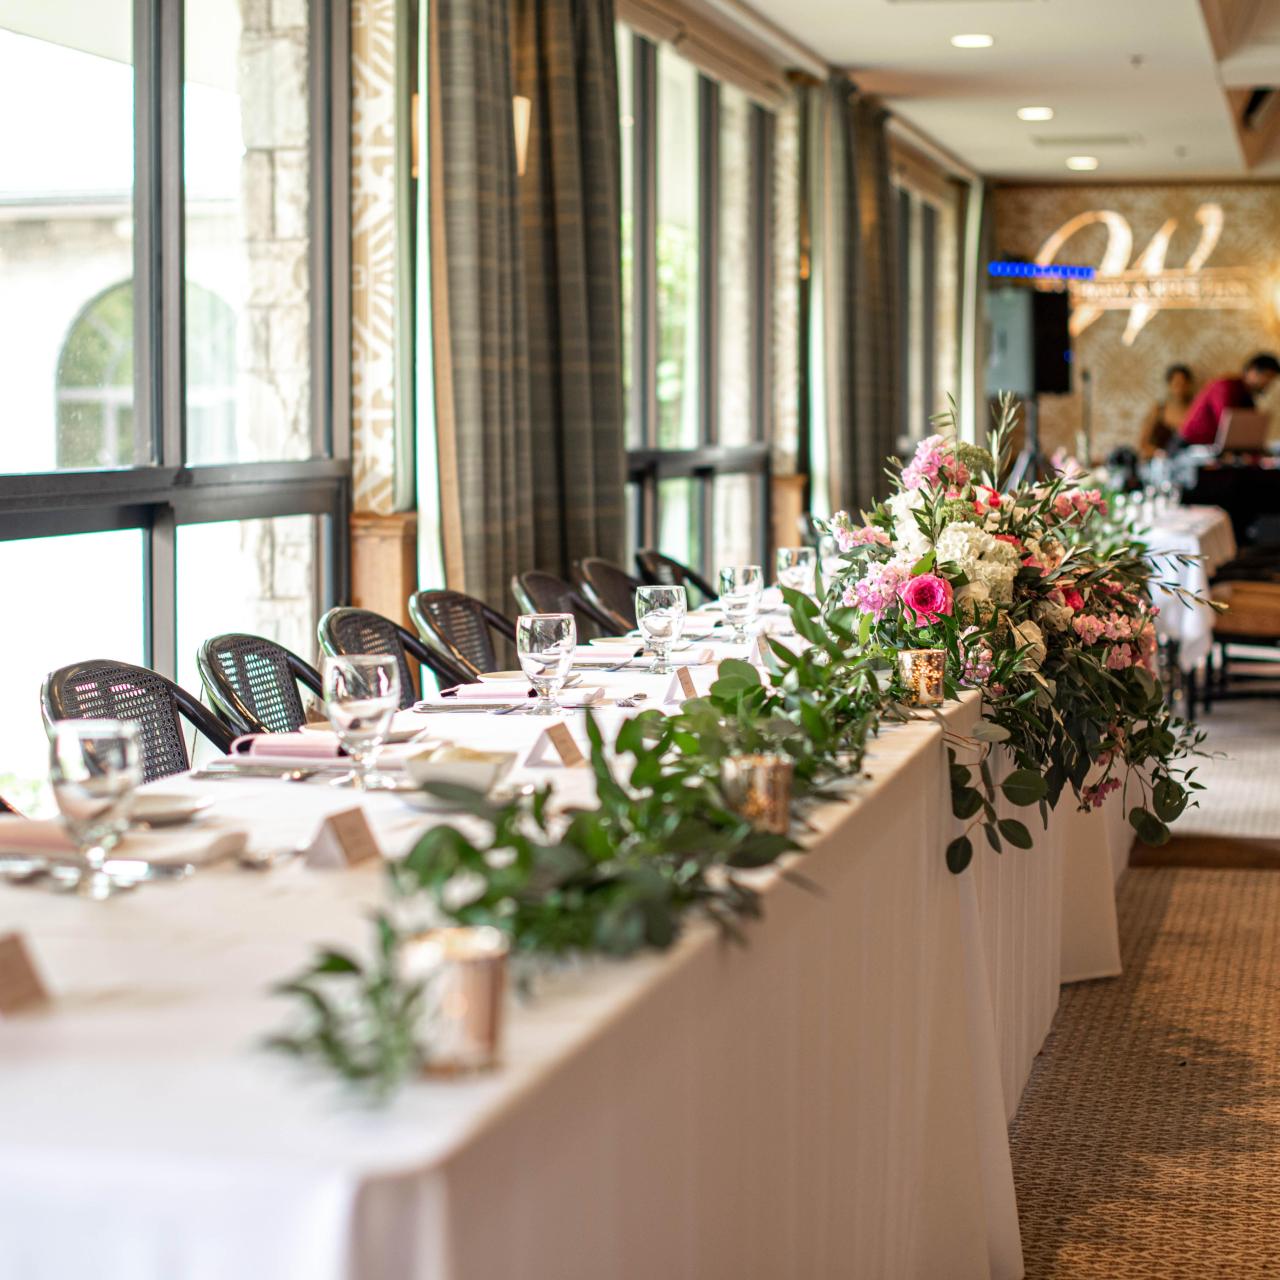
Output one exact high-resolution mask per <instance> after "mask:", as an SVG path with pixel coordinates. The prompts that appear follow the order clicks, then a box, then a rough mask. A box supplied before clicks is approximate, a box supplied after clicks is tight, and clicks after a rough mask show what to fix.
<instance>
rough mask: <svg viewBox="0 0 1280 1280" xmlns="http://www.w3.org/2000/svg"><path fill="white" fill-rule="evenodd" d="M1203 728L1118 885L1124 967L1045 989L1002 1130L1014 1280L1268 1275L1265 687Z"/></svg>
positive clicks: (1279, 809) (1275, 1107)
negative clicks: (1016, 1105) (1193, 761)
mask: <svg viewBox="0 0 1280 1280" xmlns="http://www.w3.org/2000/svg"><path fill="white" fill-rule="evenodd" d="M1204 726H1205V728H1206V730H1207V732H1208V735H1209V738H1208V743H1207V746H1208V748H1209V749H1210V750H1212V751H1214V752H1215V753H1221V754H1218V755H1215V757H1214V758H1213V759H1211V760H1209V761H1207V762H1205V763H1203V764H1202V766H1201V778H1202V781H1204V782H1205V783H1206V784H1207V789H1206V791H1205V792H1204V794H1203V796H1202V798H1201V807H1200V808H1199V809H1198V810H1194V811H1192V812H1190V813H1189V814H1188V815H1187V816H1186V817H1185V818H1184V819H1182V820H1181V821H1179V822H1178V823H1177V824H1176V826H1175V828H1174V834H1175V839H1174V840H1173V841H1172V842H1171V843H1170V844H1169V845H1165V846H1163V847H1162V848H1160V849H1146V848H1145V847H1144V846H1142V845H1138V846H1137V847H1136V848H1135V851H1134V855H1133V858H1132V860H1131V865H1130V869H1129V870H1128V871H1127V872H1126V873H1125V874H1124V876H1123V878H1122V879H1121V882H1120V887H1119V899H1118V906H1119V915H1120V937H1121V944H1122V949H1123V955H1124V976H1123V977H1121V978H1117V979H1107V980H1103V981H1099V982H1086V983H1079V984H1076V985H1073V986H1068V987H1064V988H1063V990H1062V1002H1061V1005H1060V1007H1059V1011H1058V1016H1057V1019H1056V1021H1055V1022H1054V1027H1053V1031H1052V1033H1051V1034H1050V1036H1049V1039H1048V1041H1047V1043H1046V1044H1045V1047H1044V1052H1043V1053H1042V1054H1041V1055H1040V1057H1039V1059H1038V1060H1037V1062H1036V1066H1035V1069H1034V1070H1033V1072H1032V1075H1031V1080H1030V1082H1029V1083H1028V1085H1027V1089H1026V1092H1025V1094H1024V1095H1023V1099H1022V1105H1021V1107H1020V1109H1019V1111H1018V1115H1017V1117H1016V1119H1015V1121H1014V1124H1013V1126H1012V1128H1011V1130H1010V1142H1011V1146H1012V1151H1013V1167H1014V1178H1015V1181H1016V1184H1017V1192H1018V1211H1019V1217H1020V1219H1021V1224H1022V1242H1023V1251H1024V1254H1025V1258H1026V1267H1027V1272H1026V1274H1027V1276H1028V1277H1029V1280H1044V1278H1046V1277H1054V1278H1055V1280H1077V1278H1078V1280H1088V1278H1098V1280H1101V1278H1103V1277H1105V1278H1106V1280H1200V1278H1201V1277H1216V1276H1222V1277H1233V1278H1236V1280H1254V1278H1255V1277H1256V1278H1260V1277H1264V1276H1265V1277H1280V875H1277V874H1276V871H1277V870H1280V769H1277V763H1276V756H1275V748H1276V745H1277V744H1278V743H1280V701H1270V702H1269V701H1249V702H1229V703H1221V704H1219V705H1218V706H1215V708H1214V710H1213V713H1212V715H1210V716H1208V717H1206V719H1205V721H1204ZM1225 868H1232V869H1225Z"/></svg>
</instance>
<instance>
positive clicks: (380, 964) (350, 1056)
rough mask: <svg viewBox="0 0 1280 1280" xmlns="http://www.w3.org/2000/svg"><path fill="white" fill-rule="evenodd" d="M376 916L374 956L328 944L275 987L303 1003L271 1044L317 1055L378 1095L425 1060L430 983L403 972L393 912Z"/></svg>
mask: <svg viewBox="0 0 1280 1280" xmlns="http://www.w3.org/2000/svg"><path fill="white" fill-rule="evenodd" d="M373 924H374V932H375V946H374V949H373V954H372V957H371V958H370V959H369V960H368V961H364V960H361V959H360V958H359V957H356V956H353V955H350V954H349V953H347V952H343V951H336V950H333V949H330V948H321V949H320V950H318V951H317V952H316V956H315V959H314V960H313V961H312V962H311V964H310V965H308V966H307V968H306V969H304V970H303V971H302V972H301V973H299V974H298V975H297V976H296V977H294V978H291V979H289V980H288V981H287V982H282V983H280V984H279V985H278V986H276V987H275V988H274V991H275V993H276V994H277V995H281V996H287V997H289V998H290V999H292V1000H293V1001H294V1002H295V1003H296V1005H297V1006H298V1015H297V1018H296V1021H297V1024H298V1025H297V1027H296V1029H293V1030H290V1031H287V1032H284V1033H282V1034H279V1035H275V1036H272V1037H271V1038H270V1039H269V1040H267V1042H266V1044H267V1047H268V1048H271V1049H274V1050H277V1051H279V1052H282V1053H287V1054H289V1055H291V1056H293V1057H295V1058H300V1059H303V1060H306V1061H310V1062H314V1063H316V1064H317V1065H319V1066H321V1067H324V1068H326V1069H327V1070H330V1071H332V1072H333V1073H334V1074H336V1075H338V1076H339V1077H341V1078H342V1079H343V1080H345V1081H346V1082H347V1083H348V1084H350V1085H352V1086H354V1087H355V1088H357V1089H360V1090H362V1091H365V1092H367V1093H368V1094H369V1095H370V1096H371V1097H372V1098H373V1099H375V1100H378V1099H382V1098H385V1097H386V1096H387V1095H388V1094H390V1093H391V1092H392V1091H393V1090H394V1089H395V1088H396V1087H397V1086H398V1085H400V1084H401V1083H402V1082H403V1081H404V1080H406V1079H407V1078H408V1077H409V1076H411V1075H413V1074H415V1073H416V1072H417V1071H418V1070H420V1068H421V1066H422V1063H423V1061H424V1060H425V1046H424V1044H423V1043H422V1041H421V1038H420V1037H421V1034H422V1027H421V1024H422V1006H423V999H424V988H423V984H422V983H420V982H406V981H404V980H403V979H402V977H401V974H400V971H399V951H400V945H401V936H400V933H399V931H398V930H397V928H396V927H395V925H394V924H393V923H392V921H391V919H390V918H389V917H388V916H387V915H385V914H379V915H377V916H375V917H374V920H373Z"/></svg>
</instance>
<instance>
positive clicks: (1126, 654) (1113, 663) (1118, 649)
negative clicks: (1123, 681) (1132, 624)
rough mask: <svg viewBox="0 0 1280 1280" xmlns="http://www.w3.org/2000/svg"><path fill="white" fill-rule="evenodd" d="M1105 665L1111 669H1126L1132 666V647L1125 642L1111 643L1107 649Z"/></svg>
mask: <svg viewBox="0 0 1280 1280" xmlns="http://www.w3.org/2000/svg"><path fill="white" fill-rule="evenodd" d="M1107 666H1108V667H1109V668H1110V669H1111V670H1112V671H1126V670H1128V668H1129V667H1131V666H1133V649H1132V648H1131V647H1130V646H1129V645H1127V644H1117V645H1113V646H1112V647H1111V648H1110V649H1109V650H1107Z"/></svg>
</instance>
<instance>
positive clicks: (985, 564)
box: [937, 520, 1019, 604]
mask: <svg viewBox="0 0 1280 1280" xmlns="http://www.w3.org/2000/svg"><path fill="white" fill-rule="evenodd" d="M937 551H938V564H939V565H943V564H954V565H955V566H956V567H957V568H958V569H959V570H960V571H961V573H963V574H964V576H965V577H966V578H968V579H969V582H970V583H971V584H980V585H982V586H984V587H985V588H986V589H987V592H988V595H987V597H986V598H987V599H988V600H994V601H995V602H996V603H997V604H1008V603H1009V602H1010V601H1011V600H1012V599H1013V580H1014V578H1015V577H1017V574H1018V565H1019V561H1018V553H1017V552H1016V551H1015V550H1014V549H1013V547H1011V546H1010V545H1009V544H1008V543H1007V542H1000V541H999V540H998V539H996V538H995V537H993V536H992V535H991V534H989V533H988V532H987V531H986V530H985V529H983V528H980V527H979V526H978V525H976V524H973V523H971V522H970V521H967V520H959V521H957V522H956V523H955V524H949V525H947V527H946V528H945V529H944V530H943V531H942V532H941V533H940V534H939V535H938V546H937Z"/></svg>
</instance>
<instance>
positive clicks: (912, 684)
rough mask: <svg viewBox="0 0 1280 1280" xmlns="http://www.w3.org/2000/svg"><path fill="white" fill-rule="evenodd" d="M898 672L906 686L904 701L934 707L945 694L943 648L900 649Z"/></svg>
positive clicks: (945, 660) (944, 654) (913, 704)
mask: <svg viewBox="0 0 1280 1280" xmlns="http://www.w3.org/2000/svg"><path fill="white" fill-rule="evenodd" d="M898 674H899V675H900V676H901V677H902V683H903V684H904V685H906V687H907V695H906V701H907V702H909V703H910V704H911V705H912V706H916V707H936V706H937V705H938V704H939V703H940V702H941V701H942V700H943V697H944V696H945V686H944V683H943V682H944V680H945V679H946V674H947V651H946V650H945V649H902V650H901V651H899V653H898Z"/></svg>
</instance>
